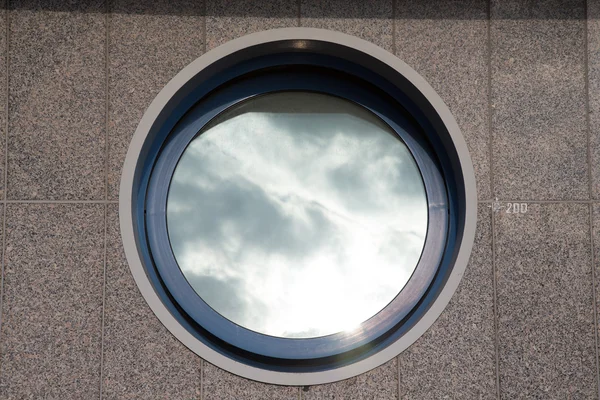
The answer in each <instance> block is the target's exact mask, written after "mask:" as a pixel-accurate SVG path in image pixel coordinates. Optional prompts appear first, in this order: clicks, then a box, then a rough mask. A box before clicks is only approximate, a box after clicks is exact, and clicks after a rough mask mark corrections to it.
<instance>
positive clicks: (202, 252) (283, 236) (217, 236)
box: [167, 92, 427, 338]
mask: <svg viewBox="0 0 600 400" xmlns="http://www.w3.org/2000/svg"><path fill="white" fill-rule="evenodd" d="M167 226H168V230H169V238H170V240H171V246H172V248H173V252H174V255H175V258H176V260H177V262H178V264H179V266H180V268H181V270H182V271H183V273H184V275H185V277H186V278H187V280H188V281H189V282H190V284H191V285H192V287H193V288H194V290H195V291H196V292H197V293H198V294H199V295H200V296H201V297H202V298H203V299H204V300H205V301H206V302H207V303H208V304H209V305H210V306H211V307H212V308H213V309H214V310H216V311H217V312H219V313H220V314H221V315H223V316H224V317H226V318H228V319H230V320H231V321H233V322H235V323H237V324H239V325H242V326H244V327H246V328H248V329H251V330H254V331H256V332H260V333H264V334H268V335H273V336H280V337H291V338H306V337H317V336H324V335H327V334H332V333H337V332H340V331H345V330H350V329H353V328H355V327H356V326H357V325H359V324H360V323H361V322H363V321H365V320H367V319H368V318H370V317H371V316H373V315H374V314H376V313H377V312H378V311H380V310H381V309H382V308H383V307H385V306H386V305H387V304H388V303H389V302H390V301H391V300H392V299H393V298H394V297H395V296H396V295H397V294H398V292H399V291H400V290H401V289H402V288H403V287H404V285H405V284H406V282H407V281H408V279H409V278H410V276H411V274H412V272H413V271H414V269H415V267H416V264H417V262H418V260H419V257H420V255H421V251H422V249H423V244H424V241H425V235H426V231H427V200H426V197H425V189H424V186H423V182H422V179H421V175H420V173H419V171H418V168H417V166H416V164H415V162H414V160H413V158H412V156H411V155H410V153H409V151H408V149H407V148H406V146H405V145H404V144H403V143H402V142H401V141H400V140H398V139H397V138H396V137H395V136H394V134H393V133H392V132H391V130H390V128H389V127H388V126H387V125H385V124H384V123H383V122H381V121H380V120H379V119H378V118H377V117H376V116H375V115H373V114H372V113H370V112H369V111H367V110H365V109H363V108H362V107H360V106H357V105H355V104H353V103H350V102H348V101H346V100H342V99H338V98H335V97H332V96H328V95H323V94H315V93H301V92H283V93H276V94H269V95H264V96H260V97H257V98H255V99H253V100H250V101H247V102H244V103H243V104H241V105H238V106H235V107H233V108H232V109H230V110H228V111H227V112H225V113H224V114H222V115H221V116H219V117H218V118H217V119H216V120H215V121H214V122H213V123H211V125H210V126H208V127H207V128H206V129H205V130H204V132H203V133H202V135H200V136H198V137H196V138H195V139H194V140H193V141H192V142H191V143H190V145H189V146H188V148H187V149H186V150H185V152H184V154H183V156H182V158H181V160H180V162H179V164H178V166H177V168H176V170H175V173H174V176H173V180H172V182H171V187H170V189H169V197H168V201H167Z"/></svg>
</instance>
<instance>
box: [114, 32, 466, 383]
mask: <svg viewBox="0 0 600 400" xmlns="http://www.w3.org/2000/svg"><path fill="white" fill-rule="evenodd" d="M283 40H318V41H322V42H330V43H334V44H339V45H343V46H346V47H351V48H354V49H356V50H358V51H361V52H363V53H366V54H368V55H370V56H372V57H374V58H376V59H378V60H380V61H381V62H383V63H385V64H387V66H389V67H391V68H393V69H394V70H396V71H397V72H398V73H399V74H401V75H403V76H404V77H405V78H406V79H407V80H409V81H410V82H411V83H412V84H413V85H414V86H415V87H416V88H417V89H418V90H419V91H420V92H421V94H422V95H423V96H424V97H425V98H426V99H427V100H428V101H429V102H430V104H431V105H432V106H433V108H434V109H435V110H436V111H437V113H438V115H439V116H440V118H441V120H442V122H443V123H444V124H445V126H446V128H447V130H448V132H449V134H450V137H451V139H452V141H453V142H454V146H455V148H456V152H457V154H458V157H459V163H460V166H461V168H462V171H463V178H464V185H465V194H466V199H465V203H466V210H465V211H466V216H465V226H464V229H463V238H462V241H461V243H460V249H459V250H458V253H457V257H456V260H455V264H454V267H453V269H452V272H451V274H450V276H449V277H448V280H447V282H446V284H445V286H444V287H443V289H442V290H441V292H440V294H439V295H438V297H437V298H436V300H435V301H434V303H433V304H432V305H431V307H430V308H429V310H427V312H426V313H425V314H424V315H423V317H422V318H421V319H420V320H419V321H418V322H417V323H416V324H415V325H414V326H413V327H412V329H411V330H410V331H409V332H407V333H406V334H405V335H403V336H402V337H401V338H400V339H398V340H397V341H396V342H394V343H393V344H391V345H390V346H388V347H387V348H385V349H384V350H382V351H380V352H378V353H376V354H374V355H372V356H371V357H369V358H366V359H364V360H361V361H358V362H356V363H354V364H351V365H347V366H343V367H339V368H337V369H333V370H328V371H322V372H305V373H290V372H276V371H268V370H264V369H260V368H256V367H252V366H249V365H245V364H242V363H240V362H237V361H235V360H232V359H230V358H228V357H226V356H224V355H222V354H220V353H218V352H216V351H214V350H212V349H211V348H209V347H208V346H206V345H205V344H203V343H202V342H200V341H199V340H197V339H196V338H195V337H194V336H193V335H192V334H190V333H189V332H188V331H187V330H186V329H185V328H184V327H182V326H181V325H180V324H179V323H178V322H177V320H176V319H175V318H174V317H173V316H172V315H171V313H170V312H169V311H168V310H167V308H166V307H165V306H164V304H163V303H162V301H161V299H160V298H159V296H158V295H157V294H156V292H155V291H154V288H153V287H152V284H151V283H150V280H149V279H148V276H147V275H146V272H145V269H144V266H143V264H142V260H141V258H140V254H139V252H138V246H137V243H136V237H135V232H134V222H133V216H134V214H133V184H134V178H135V172H136V167H137V164H138V158H139V156H140V154H141V152H142V146H143V144H144V142H145V140H146V137H147V136H148V134H149V132H150V129H151V127H152V126H153V124H154V122H155V120H156V119H157V117H158V115H159V113H160V112H161V110H162V109H163V108H164V107H165V106H166V104H167V102H168V101H169V100H170V99H171V98H172V97H173V96H174V95H175V94H176V93H177V92H178V91H179V89H181V88H182V87H183V85H185V84H186V83H187V82H188V80H190V79H191V78H192V77H194V76H195V75H196V74H198V73H199V72H200V71H202V70H203V69H204V68H206V67H208V66H209V65H211V64H212V63H214V62H215V61H217V60H219V59H221V58H223V57H225V56H228V55H231V54H233V53H235V52H237V51H239V50H241V49H244V48H247V47H250V46H254V45H259V44H265V43H272V42H278V41H283ZM119 217H120V226H121V236H122V239H123V245H124V249H125V255H126V257H127V262H128V263H129V267H130V269H131V273H132V274H133V277H134V279H135V282H136V284H137V286H138V288H139V289H140V292H141V293H142V296H143V297H144V299H145V300H146V302H147V303H148V305H149V306H150V308H151V309H152V311H153V312H154V313H155V314H156V316H157V317H158V319H159V320H160V321H161V322H162V323H163V324H164V325H165V326H166V327H167V329H168V330H169V331H170V332H171V333H172V334H173V335H174V336H175V337H176V338H177V339H179V340H180V341H181V342H182V343H183V344H184V345H186V346H187V347H188V348H189V349H190V350H192V351H193V352H195V353H196V354H198V355H199V356H200V357H202V358H203V359H205V360H206V361H208V362H210V363H212V364H215V365H217V366H219V367H221V368H223V369H226V370H228V371H229V372H232V373H234V374H237V375H240V376H242V377H245V378H249V379H253V380H256V381H261V382H265V383H272V384H278V385H316V384H322V383H329V382H334V381H338V380H342V379H346V378H350V377H353V376H356V375H359V374H361V373H364V372H366V371H369V370H371V369H373V368H375V367H378V366H380V365H382V364H384V363H386V362H387V361H389V360H391V359H392V358H394V357H395V356H396V355H398V354H399V353H401V352H402V351H404V350H405V349H406V348H408V347H409V346H410V345H411V344H413V343H414V342H415V341H416V340H417V339H418V338H419V337H420V336H421V335H422V334H423V333H425V331H426V330H427V329H428V328H429V327H430V326H431V325H432V324H433V323H434V322H435V320H436V319H437V318H438V317H439V315H440V314H441V313H442V311H443V310H444V308H445V307H446V306H447V305H448V302H449V301H450V298H451V297H452V295H453V294H454V292H455V291H456V289H457V287H458V284H459V282H460V280H461V278H462V276H463V274H464V271H465V268H466V266H467V263H468V261H469V256H470V254H471V249H472V246H473V242H474V240H475V227H476V219H477V194H476V185H475V174H474V172H473V165H472V163H471V158H470V156H469V152H468V149H467V145H466V142H465V140H464V138H463V136H462V134H461V132H460V129H459V127H458V124H457V123H456V120H455V119H454V117H453V116H452V114H451V113H450V110H449V109H448V107H447V106H446V105H445V104H444V102H443V101H442V99H441V98H440V97H439V96H438V95H437V93H435V91H434V90H433V88H432V87H431V86H430V85H429V84H428V83H427V82H426V81H425V80H424V79H423V78H422V77H421V76H420V75H419V74H418V73H417V72H415V71H414V70H413V69H412V68H411V67H409V66H408V65H407V64H405V63H404V62H403V61H401V60H399V59H398V58H397V57H396V56H394V55H393V54H391V53H389V52H388V51H386V50H384V49H382V48H380V47H378V46H376V45H374V44H372V43H369V42H367V41H365V40H362V39H359V38H356V37H354V36H350V35H346V34H343V33H339V32H333V31H328V30H323V29H314V28H284V29H275V30H270V31H263V32H258V33H254V34H251V35H247V36H244V37H241V38H239V39H235V40H232V41H230V42H228V43H225V44H224V45H222V46H219V47H217V48H215V49H213V50H211V51H209V52H207V53H206V54H204V55H202V56H201V57H199V58H198V59H196V60H195V61H194V62H192V63H191V64H189V65H188V66H187V67H185V68H184V69H183V70H182V71H181V72H179V73H178V74H177V75H176V76H175V77H174V78H173V79H172V80H171V81H170V82H169V83H168V84H167V85H166V86H165V87H164V88H163V89H162V90H161V91H160V93H159V94H158V95H157V96H156V98H155V99H154V101H153V102H152V104H150V106H149V107H148V109H147V110H146V113H145V114H144V116H143V117H142V120H141V121H140V123H139V125H138V127H137V129H136V131H135V134H134V135H133V138H132V140H131V143H130V145H129V150H128V151H127V156H126V158H125V163H124V165H123V172H122V176H121V187H120V193H119Z"/></svg>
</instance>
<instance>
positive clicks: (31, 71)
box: [7, 0, 106, 200]
mask: <svg viewBox="0 0 600 400" xmlns="http://www.w3.org/2000/svg"><path fill="white" fill-rule="evenodd" d="M46 3H47V4H40V3H38V2H34V1H27V0H24V1H19V0H17V1H14V2H11V4H10V7H11V11H10V59H9V60H10V61H9V62H10V77H9V85H10V88H9V93H10V106H9V122H10V125H9V133H8V160H9V161H8V185H7V186H8V188H7V190H8V198H9V199H42V200H49V199H52V200H65V199H66V200H94V199H103V198H104V193H105V189H104V187H105V173H104V171H105V158H106V157H105V147H106V146H105V106H106V91H105V80H106V77H105V68H104V66H105V57H104V53H105V50H104V46H105V37H106V31H105V15H104V4H103V2H101V1H95V0H88V1H82V2H78V3H77V4H75V3H69V4H68V5H64V7H63V8H62V9H61V11H47V10H44V9H43V8H45V7H49V6H51V3H64V2H61V1H59V0H56V1H54V2H46ZM57 6H58V5H57Z"/></svg>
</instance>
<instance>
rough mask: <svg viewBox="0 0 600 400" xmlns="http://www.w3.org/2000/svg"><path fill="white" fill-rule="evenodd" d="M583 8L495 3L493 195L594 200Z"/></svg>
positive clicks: (574, 2) (570, 3) (554, 0)
mask: <svg viewBox="0 0 600 400" xmlns="http://www.w3.org/2000/svg"><path fill="white" fill-rule="evenodd" d="M584 15H585V10H584V2H583V1H579V0H564V1H563V0H548V1H540V2H538V3H535V4H533V3H528V2H521V1H519V0H511V1H492V5H491V17H492V21H491V34H490V35H491V46H492V54H491V66H492V72H491V73H492V77H491V79H492V92H491V99H492V107H493V111H492V135H493V138H492V142H493V149H492V154H493V157H494V161H493V165H494V185H495V188H494V190H495V195H496V196H498V197H499V198H500V199H511V200H518V199H521V200H572V199H587V198H589V189H588V166H587V132H586V130H587V129H586V116H585V113H586V104H585V103H586V100H585V79H584V75H585V74H584V67H585V65H584V62H585V61H584V48H585V47H584V46H585V36H584V32H585V21H584Z"/></svg>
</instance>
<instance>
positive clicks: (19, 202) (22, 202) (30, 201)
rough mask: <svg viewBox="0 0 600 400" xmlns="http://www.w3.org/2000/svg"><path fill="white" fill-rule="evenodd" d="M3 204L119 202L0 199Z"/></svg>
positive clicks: (107, 201) (107, 202)
mask: <svg viewBox="0 0 600 400" xmlns="http://www.w3.org/2000/svg"><path fill="white" fill-rule="evenodd" d="M0 203H3V204H119V201H118V200H0Z"/></svg>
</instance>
